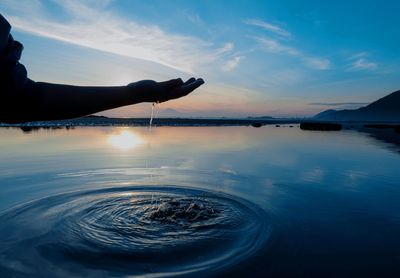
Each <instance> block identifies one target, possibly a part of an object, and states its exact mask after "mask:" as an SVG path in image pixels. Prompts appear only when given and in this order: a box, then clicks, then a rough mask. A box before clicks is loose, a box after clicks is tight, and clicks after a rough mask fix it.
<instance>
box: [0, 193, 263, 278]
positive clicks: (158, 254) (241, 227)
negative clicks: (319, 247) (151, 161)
mask: <svg viewBox="0 0 400 278" xmlns="http://www.w3.org/2000/svg"><path fill="white" fill-rule="evenodd" d="M154 200H156V201H154ZM266 219H267V218H266V216H265V214H264V212H263V211H262V210H261V209H259V208H258V207H256V206H254V205H253V204H251V203H249V202H247V201H245V200H242V199H240V198H236V197H233V196H231V195H227V194H221V193H215V192H211V191H203V190H197V189H186V188H185V189H183V188H177V187H152V186H145V187H126V188H112V189H101V190H95V191H85V192H75V193H67V194H61V195H55V196H51V197H47V198H44V199H40V200H38V201H34V202H30V203H27V204H25V205H21V206H19V207H16V208H14V209H11V210H8V211H6V212H4V213H3V214H1V215H0V223H2V225H1V227H0V237H1V238H2V244H1V246H0V254H2V256H1V257H0V271H1V273H3V274H4V275H5V276H38V277H46V276H51V275H53V274H54V273H57V276H59V277H71V276H130V275H146V277H159V276H160V275H161V276H179V275H193V274H198V275H216V274H218V273H220V272H221V271H223V270H224V269H226V268H229V267H230V266H232V265H234V264H237V263H238V262H241V261H243V260H245V259H248V258H249V257H251V256H252V255H254V254H255V253H256V252H257V251H258V250H260V249H261V248H262V247H263V245H264V244H265V242H266V240H267V238H268V235H269V226H268V225H267V223H266Z"/></svg>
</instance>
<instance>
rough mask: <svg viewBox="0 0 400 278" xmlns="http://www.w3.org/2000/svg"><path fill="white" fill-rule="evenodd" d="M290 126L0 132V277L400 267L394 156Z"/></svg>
mask: <svg viewBox="0 0 400 278" xmlns="http://www.w3.org/2000/svg"><path fill="white" fill-rule="evenodd" d="M380 138H386V137H385V136H377V135H376V134H374V135H370V134H367V133H359V132H356V131H342V132H306V131H301V130H300V129H298V127H296V126H295V127H293V128H290V127H288V126H283V127H279V128H278V127H274V126H266V127H263V128H260V129H255V128H251V127H158V128H153V129H152V130H151V131H150V130H149V129H148V128H111V127H110V128H76V129H71V130H40V131H34V132H31V133H26V132H25V133H24V132H23V131H21V130H19V129H5V128H3V129H0V157H1V161H0V211H1V212H0V221H1V223H2V225H1V227H0V236H1V238H2V245H1V246H0V273H1V276H2V277H3V276H4V277H18V276H27V275H30V276H53V275H55V276H59V277H68V276H88V277H101V276H110V275H112V276H131V275H148V276H153V277H158V276H177V275H181V276H190V277H193V276H204V275H215V276H232V275H233V274H235V275H237V276H243V275H250V274H251V275H252V276H253V277H265V276H266V275H268V274H270V275H272V276H277V275H279V276H292V277H293V275H295V276H299V277H300V276H303V277H321V276H324V277H330V276H335V277H337V276H340V277H354V276H356V275H362V276H364V277H365V276H371V277H373V276H386V277H387V276H393V277H396V276H398V275H399V273H400V267H399V266H400V251H399V250H400V240H399V239H398V235H399V234H400V202H399V201H398V200H399V198H400V189H399V185H400V184H399V180H400V179H399V178H400V172H399V170H398V169H399V167H398V165H400V155H399V152H398V148H397V147H396V145H394V144H391V143H390V142H392V141H390V140H383V139H382V140H381V139H380Z"/></svg>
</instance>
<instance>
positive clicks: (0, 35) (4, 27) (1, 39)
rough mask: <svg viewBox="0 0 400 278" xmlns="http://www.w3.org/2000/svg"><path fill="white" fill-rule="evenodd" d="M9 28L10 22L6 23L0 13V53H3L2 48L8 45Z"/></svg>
mask: <svg viewBox="0 0 400 278" xmlns="http://www.w3.org/2000/svg"><path fill="white" fill-rule="evenodd" d="M10 30H11V25H10V23H8V21H7V20H6V19H5V18H4V17H3V16H2V15H1V14H0V54H1V53H3V51H4V49H5V48H6V46H7V45H8V36H9V35H10Z"/></svg>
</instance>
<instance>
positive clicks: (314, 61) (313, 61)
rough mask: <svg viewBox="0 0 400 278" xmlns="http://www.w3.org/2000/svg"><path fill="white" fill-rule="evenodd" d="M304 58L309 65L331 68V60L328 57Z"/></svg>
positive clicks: (321, 68) (325, 68)
mask: <svg viewBox="0 0 400 278" xmlns="http://www.w3.org/2000/svg"><path fill="white" fill-rule="evenodd" d="M303 59H304V61H305V62H306V63H307V64H308V66H310V67H311V68H314V69H318V70H328V69H330V68H331V61H330V60H328V59H326V58H317V57H304V58H303Z"/></svg>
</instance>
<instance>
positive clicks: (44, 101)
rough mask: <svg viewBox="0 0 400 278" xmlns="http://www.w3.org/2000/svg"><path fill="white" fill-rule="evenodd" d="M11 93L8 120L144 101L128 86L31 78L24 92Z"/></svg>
mask: <svg viewBox="0 0 400 278" xmlns="http://www.w3.org/2000/svg"><path fill="white" fill-rule="evenodd" d="M11 94H12V95H14V97H13V100H12V101H10V102H9V103H8V105H9V106H8V107H6V108H5V109H3V111H2V113H6V117H5V119H3V120H4V121H7V122H26V121H51V120H61V119H70V118H77V117H82V116H85V115H89V114H93V113H97V112H100V111H104V110H108V109H113V108H117V107H121V106H125V105H130V104H135V103H139V102H141V101H142V100H141V99H140V98H139V93H135V92H134V91H133V90H132V89H130V90H128V88H127V87H126V86H118V87H83V86H70V85H60V84H51V83H44V82H34V81H31V80H29V82H28V84H27V85H26V86H25V88H23V89H22V90H21V91H19V92H14V93H11ZM8 119H11V120H8ZM0 121H1V120H0Z"/></svg>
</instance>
